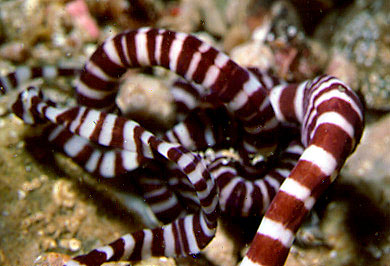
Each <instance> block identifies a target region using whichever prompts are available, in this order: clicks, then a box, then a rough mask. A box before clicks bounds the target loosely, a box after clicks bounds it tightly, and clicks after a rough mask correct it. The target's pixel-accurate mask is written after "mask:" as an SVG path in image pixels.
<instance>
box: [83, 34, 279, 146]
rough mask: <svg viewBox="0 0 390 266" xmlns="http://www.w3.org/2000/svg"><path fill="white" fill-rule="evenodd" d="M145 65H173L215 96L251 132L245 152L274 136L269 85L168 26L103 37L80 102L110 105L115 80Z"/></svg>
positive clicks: (89, 66) (86, 71) (85, 78)
mask: <svg viewBox="0 0 390 266" xmlns="http://www.w3.org/2000/svg"><path fill="white" fill-rule="evenodd" d="M146 66H162V67H165V68H167V69H170V70H171V71H173V72H176V73H177V74H179V75H181V76H183V77H184V78H185V79H186V80H187V81H194V82H196V83H198V84H200V85H202V86H203V87H204V88H206V89H207V90H209V91H210V93H211V94H213V95H216V96H217V98H218V100H219V101H221V102H223V103H225V104H226V106H227V108H228V110H229V111H231V112H232V113H233V114H234V116H236V117H237V118H239V119H240V120H241V121H242V123H243V125H244V129H245V131H244V133H245V134H247V135H248V137H247V138H246V139H245V145H244V146H245V149H246V150H247V152H250V153H254V152H257V150H258V147H257V146H256V144H257V143H259V141H257V139H259V138H265V137H266V138H268V139H272V138H273V137H274V136H275V134H274V133H275V131H276V130H277V127H278V121H277V120H276V118H275V116H274V113H273V110H272V107H271V104H270V102H269V99H268V97H267V90H266V88H264V86H263V85H262V83H261V82H260V81H259V79H257V78H256V76H255V74H253V73H252V72H250V71H248V70H246V69H245V68H242V67H240V66H238V65H237V64H236V63H235V62H234V61H232V60H231V59H230V58H229V57H228V56H227V55H226V54H224V53H222V52H220V51H218V50H216V49H215V48H213V47H211V46H210V45H208V44H206V43H204V42H202V41H200V40H199V39H197V38H196V37H194V36H192V35H188V34H185V33H178V32H173V31H169V30H163V29H152V28H141V29H138V30H131V31H127V32H124V33H121V34H118V35H116V36H114V37H112V38H110V39H108V40H107V41H105V42H104V43H103V44H102V45H100V46H99V47H98V48H97V50H96V51H95V52H94V53H93V54H92V56H91V58H90V60H89V61H88V62H87V64H86V65H85V68H84V70H83V72H82V74H81V76H80V82H79V84H78V85H77V88H76V92H77V98H78V102H79V103H80V104H82V105H85V106H88V107H92V108H98V109H104V110H107V109H110V108H112V106H113V105H114V98H115V95H116V88H117V86H115V85H116V82H117V80H118V79H119V78H120V77H121V76H122V74H123V73H124V72H125V71H126V70H127V69H129V68H132V67H146ZM200 94H201V95H203V94H207V92H206V93H200ZM264 135H265V136H264ZM272 142H273V143H275V141H272Z"/></svg>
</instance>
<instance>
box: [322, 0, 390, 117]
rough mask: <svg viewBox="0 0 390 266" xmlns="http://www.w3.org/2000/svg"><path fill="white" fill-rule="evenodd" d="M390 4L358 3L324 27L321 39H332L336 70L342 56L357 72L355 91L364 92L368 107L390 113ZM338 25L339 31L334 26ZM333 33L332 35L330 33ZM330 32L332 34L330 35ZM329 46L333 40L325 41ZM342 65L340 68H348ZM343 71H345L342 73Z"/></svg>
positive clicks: (380, 2) (381, 1)
mask: <svg viewBox="0 0 390 266" xmlns="http://www.w3.org/2000/svg"><path fill="white" fill-rule="evenodd" d="M389 10H390V4H389V2H388V1H386V0H380V1H368V0H365V1H357V2H356V4H355V5H354V6H352V7H351V8H349V9H348V11H347V12H346V13H345V14H339V16H337V20H336V18H334V19H333V20H332V19H331V18H329V21H331V22H329V23H323V24H322V25H321V26H320V29H319V30H318V33H317V35H318V36H319V37H321V36H332V39H331V50H332V56H331V58H333V59H332V60H331V63H330V64H331V66H332V69H333V70H332V71H331V72H333V71H336V73H337V72H339V70H335V69H336V66H337V62H335V60H339V59H338V57H339V54H342V55H343V56H345V59H346V60H348V61H349V62H350V63H348V65H351V68H354V69H356V74H354V76H355V79H356V80H353V81H352V82H351V85H353V88H354V89H356V90H360V92H361V93H362V95H363V96H364V99H365V101H366V104H367V107H368V108H371V109H376V110H390V67H389V65H390V36H389V32H390V16H389ZM334 20H336V21H338V22H337V24H336V25H338V26H336V27H333V28H331V27H330V25H331V24H334V23H335V21H334ZM329 30H330V31H331V32H329ZM328 32H329V33H328ZM324 42H326V43H329V39H324ZM344 67H345V65H344V64H342V63H341V64H339V65H338V68H344ZM341 71H342V70H341Z"/></svg>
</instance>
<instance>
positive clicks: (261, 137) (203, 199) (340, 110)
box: [0, 28, 364, 266]
mask: <svg viewBox="0 0 390 266" xmlns="http://www.w3.org/2000/svg"><path fill="white" fill-rule="evenodd" d="M148 66H162V67H164V68H167V69H169V70H171V71H173V72H175V73H177V74H179V75H180V76H182V77H183V78H184V79H185V80H183V81H178V82H176V83H175V84H174V86H173V88H172V94H173V96H174V98H175V100H176V105H177V109H178V113H179V118H178V121H179V122H178V124H177V125H175V126H174V127H173V128H172V129H170V130H168V131H166V132H164V133H163V134H162V135H161V136H160V137H157V136H156V135H154V134H152V133H151V132H149V131H147V130H145V129H144V128H142V127H141V126H140V125H139V124H138V123H136V122H134V121H132V120H129V119H126V118H123V117H121V116H117V115H114V114H112V113H108V112H109V111H111V110H112V109H113V108H114V104H115V102H114V99H115V97H116V93H117V88H118V86H117V85H118V82H119V79H120V77H121V76H122V75H123V74H124V73H125V72H126V71H127V70H128V69H129V68H135V67H148ZM76 73H79V71H77V70H71V69H61V68H58V70H56V69H55V68H42V69H40V68H32V69H28V68H20V69H17V70H16V71H15V72H13V73H11V74H9V75H8V76H5V77H2V78H0V88H1V90H0V92H2V93H3V94H4V93H5V92H7V91H8V90H10V89H12V88H14V87H17V85H18V84H19V83H20V82H23V81H25V80H27V79H30V78H34V77H37V76H43V77H44V78H53V77H56V76H57V75H73V74H76ZM193 82H194V83H196V84H197V85H195V84H194V83H193ZM76 96H77V100H78V103H79V105H80V106H76V107H65V108H64V107H62V108H59V107H56V106H55V104H53V103H51V102H50V101H47V100H45V99H44V97H43V95H42V93H41V92H40V91H39V90H38V89H37V88H33V87H30V88H29V89H27V90H26V91H24V92H22V93H21V94H20V95H19V97H18V100H17V101H16V102H15V104H14V105H13V111H14V112H15V114H17V115H18V116H19V117H20V118H22V119H23V120H24V121H25V122H26V123H30V124H35V123H39V122H49V123H51V124H52V126H51V127H50V128H49V129H48V130H49V133H48V138H49V141H50V142H52V143H53V144H54V145H57V146H58V147H59V148H61V149H62V150H63V151H64V152H65V153H66V154H67V155H68V156H70V157H72V158H73V159H74V160H75V161H76V162H77V163H79V164H80V165H82V166H83V167H84V168H85V169H86V170H87V171H89V172H91V173H94V174H97V175H100V176H103V177H106V178H113V177H115V176H118V175H120V174H122V173H125V172H128V171H132V170H135V169H137V168H139V166H141V165H142V166H144V165H149V163H150V162H158V163H157V166H156V165H155V166H154V167H157V169H159V167H161V168H165V171H164V172H166V173H167V174H166V176H164V177H163V178H160V177H158V176H154V175H158V174H159V172H161V171H158V170H157V171H156V169H155V168H153V167H150V168H148V167H145V168H146V170H145V171H146V172H144V173H143V174H141V176H140V177H139V178H138V182H139V184H140V186H141V187H142V190H143V195H144V197H145V200H146V202H147V203H149V205H150V206H151V208H152V210H153V212H154V213H155V214H156V216H157V217H158V218H159V219H160V220H161V221H163V222H164V223H167V224H166V225H164V226H163V227H161V228H156V229H152V230H149V229H145V230H142V231H139V232H135V233H131V234H127V235H124V236H122V237H121V238H119V239H118V240H116V241H114V242H112V243H111V244H108V245H106V246H104V247H101V248H97V249H95V250H93V251H91V252H90V253H88V254H86V255H82V256H78V257H75V258H74V259H72V260H71V261H69V262H67V263H66V265H67V266H75V265H88V266H92V265H100V264H102V263H104V262H106V261H114V260H119V259H129V260H140V259H143V258H146V257H148V256H173V257H174V256H182V255H187V254H194V253H197V252H199V251H200V250H201V249H202V248H203V247H204V246H206V245H207V244H208V243H209V241H210V240H211V239H212V238H213V237H214V233H215V228H216V226H217V218H218V217H219V210H220V211H222V212H224V213H227V214H230V215H235V216H242V217H246V216H251V215H260V214H264V213H265V214H264V217H263V219H262V221H261V224H260V226H259V228H258V231H257V233H256V235H255V237H254V239H253V242H252V244H251V245H250V248H249V251H248V253H247V254H246V256H245V257H244V259H243V261H242V263H241V265H242V266H252V265H283V264H284V261H285V259H286V257H287V254H288V251H289V248H290V247H291V245H292V242H293V239H294V235H295V233H296V231H297V230H298V228H299V226H300V225H301V223H302V220H303V218H304V217H305V215H306V214H307V213H308V212H309V211H310V210H311V208H312V207H313V205H314V203H315V202H316V200H317V199H318V197H319V196H320V195H321V194H322V192H323V191H324V190H325V189H326V188H327V187H328V186H329V185H330V184H331V183H332V182H333V181H334V179H335V178H336V176H337V174H338V172H339V170H340V169H341V167H342V166H343V164H344V162H345V160H346V159H347V157H348V156H349V155H350V154H351V153H352V152H353V151H354V149H355V148H356V145H357V144H358V142H359V140H360V137H361V134H362V131H363V127H364V115H363V107H362V104H361V103H360V100H359V98H358V97H357V96H356V95H355V93H354V92H353V91H352V90H351V89H350V88H349V87H348V86H347V85H345V84H344V83H342V82H341V81H340V80H338V79H336V78H334V77H332V76H328V75H323V76H320V77H317V78H315V79H313V80H308V81H304V82H302V83H298V84H287V83H285V82H283V81H280V80H278V79H276V78H274V77H272V76H270V75H268V74H267V73H263V72H261V71H260V70H257V69H247V68H245V67H241V66H239V65H238V64H236V63H235V62H234V61H232V60H231V59H230V58H229V57H228V56H227V55H226V54H224V53H222V52H220V51H218V50H216V49H215V48H213V47H211V46H210V45H208V44H206V43H204V42H202V41H200V40H198V39H197V38H196V37H194V36H192V35H188V34H185V33H178V32H173V31H169V30H163V29H151V28H141V29H138V30H130V31H126V32H123V33H120V34H118V35H116V36H113V37H112V38H110V39H108V40H106V41H105V42H104V43H103V44H101V45H100V46H99V47H98V48H97V49H96V51H95V52H94V53H93V54H92V56H91V57H90V59H89V60H88V62H87V63H86V64H85V66H84V68H83V70H82V71H81V74H80V78H79V83H78V84H77V86H76ZM290 129H291V130H292V131H290ZM295 131H297V132H298V134H297V135H299V136H298V137H295V135H294V134H290V132H295ZM210 149H211V150H212V153H211V154H208V150H210ZM228 149H230V150H231V151H232V152H231V154H227V152H226V151H227V150H228ZM270 152H272V153H273V154H275V155H274V156H271V157H269V158H267V156H268V155H269V154H270ZM276 159H277V160H276ZM270 162H271V163H270ZM162 179H164V180H165V181H164V180H162ZM182 203H185V204H188V206H191V208H190V209H193V212H192V213H187V210H186V208H185V206H182Z"/></svg>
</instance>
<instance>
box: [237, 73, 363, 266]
mask: <svg viewBox="0 0 390 266" xmlns="http://www.w3.org/2000/svg"><path fill="white" fill-rule="evenodd" d="M270 98H271V102H272V104H273V107H274V110H275V114H276V116H277V117H278V119H279V120H282V121H289V122H293V121H295V122H299V123H300V124H301V125H302V126H301V138H302V142H303V143H304V145H305V147H306V148H305V150H304V152H303V154H302V155H301V157H300V158H299V160H298V163H297V164H296V166H295V167H294V169H293V170H292V172H291V174H290V175H289V176H288V178H287V179H286V180H285V181H284V182H283V184H282V186H281V187H280V190H279V192H278V194H277V195H276V197H275V198H274V200H273V202H272V203H271V205H270V207H269V209H268V210H267V212H266V214H265V216H264V218H263V220H262V222H261V224H260V226H259V229H258V231H257V234H256V236H255V238H254V240H253V242H252V245H251V247H250V249H249V251H248V253H247V255H246V257H245V258H244V260H243V262H242V263H241V265H245V266H252V265H267V266H268V265H283V264H284V261H285V259H286V257H287V255H288V251H289V249H290V247H291V245H292V242H293V239H294V235H295V232H296V231H297V230H298V228H299V226H300V224H301V223H302V220H303V218H304V217H305V215H306V214H307V213H308V212H309V211H310V209H311V208H312V207H313V205H314V203H315V201H316V199H317V198H318V197H319V196H320V195H321V193H322V192H323V191H324V190H325V189H326V188H327V187H328V186H329V184H330V183H331V182H333V181H334V179H335V178H336V176H337V174H338V172H339V170H340V168H341V167H342V165H343V164H344V162H345V160H346V158H347V156H348V155H349V154H350V153H351V152H352V151H353V150H354V149H355V147H356V145H357V143H358V141H359V140H360V137H361V134H362V130H363V125H364V118H363V107H362V105H361V103H360V101H359V99H358V97H357V96H356V95H355V94H354V93H353V91H352V90H351V89H350V88H349V87H348V86H346V85H345V84H343V83H342V82H341V81H339V80H337V79H336V78H334V77H331V76H326V75H325V76H321V77H318V78H316V79H314V80H313V81H311V82H310V81H307V82H304V83H302V84H296V85H280V86H279V87H276V88H275V89H274V90H273V91H271V96H270Z"/></svg>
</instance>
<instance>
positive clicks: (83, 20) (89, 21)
mask: <svg viewBox="0 0 390 266" xmlns="http://www.w3.org/2000/svg"><path fill="white" fill-rule="evenodd" d="M66 11H67V12H68V13H69V14H70V15H71V16H72V17H74V19H75V20H76V23H78V24H79V25H80V26H81V27H82V28H84V29H85V30H86V31H87V32H88V34H89V35H90V36H91V37H93V38H95V39H96V38H98V37H99V34H100V32H99V27H98V25H97V23H96V21H95V20H94V19H93V18H92V16H91V14H90V13H89V10H88V6H87V4H86V3H85V1H84V0H74V1H72V2H69V3H68V4H66Z"/></svg>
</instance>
